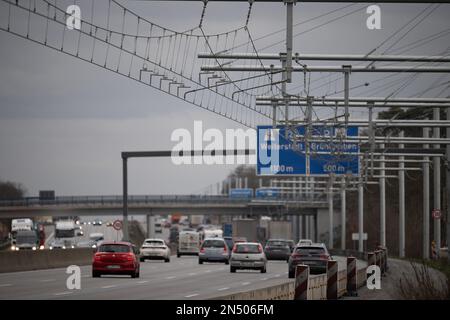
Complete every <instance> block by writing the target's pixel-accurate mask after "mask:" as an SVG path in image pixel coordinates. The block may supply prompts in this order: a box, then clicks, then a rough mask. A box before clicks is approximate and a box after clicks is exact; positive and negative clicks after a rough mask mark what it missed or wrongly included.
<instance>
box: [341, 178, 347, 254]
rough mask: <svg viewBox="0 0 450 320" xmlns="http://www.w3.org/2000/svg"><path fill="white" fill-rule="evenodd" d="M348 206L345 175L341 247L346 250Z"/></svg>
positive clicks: (342, 194)
mask: <svg viewBox="0 0 450 320" xmlns="http://www.w3.org/2000/svg"><path fill="white" fill-rule="evenodd" d="M346 214H347V208H346V195H345V177H342V185H341V249H342V250H345V245H346V243H345V242H346V232H347V230H346V224H347V217H346Z"/></svg>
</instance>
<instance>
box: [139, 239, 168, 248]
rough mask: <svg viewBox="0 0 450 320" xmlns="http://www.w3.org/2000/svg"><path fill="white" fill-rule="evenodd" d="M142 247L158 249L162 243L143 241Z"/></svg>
mask: <svg viewBox="0 0 450 320" xmlns="http://www.w3.org/2000/svg"><path fill="white" fill-rule="evenodd" d="M144 245H145V246H150V247H159V246H163V245H164V242H162V241H158V240H149V241H145V243H144Z"/></svg>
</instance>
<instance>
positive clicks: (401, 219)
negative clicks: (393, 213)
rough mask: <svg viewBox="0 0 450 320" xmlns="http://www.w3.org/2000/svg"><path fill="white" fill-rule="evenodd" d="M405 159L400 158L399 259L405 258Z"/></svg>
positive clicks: (400, 146) (401, 145)
mask: <svg viewBox="0 0 450 320" xmlns="http://www.w3.org/2000/svg"><path fill="white" fill-rule="evenodd" d="M403 135H404V132H403V131H400V133H399V136H400V137H403ZM404 147H405V146H404V145H403V144H400V145H399V148H404ZM404 159H405V157H403V156H400V157H399V160H400V162H399V164H398V167H399V169H400V170H399V172H398V196H399V199H398V211H399V221H398V226H399V232H398V236H399V239H398V246H399V249H398V250H399V251H398V254H399V257H400V258H404V257H405V171H404V170H403V169H404V167H405V163H404V162H403V161H402V160H404Z"/></svg>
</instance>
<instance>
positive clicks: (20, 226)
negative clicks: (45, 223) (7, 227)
mask: <svg viewBox="0 0 450 320" xmlns="http://www.w3.org/2000/svg"><path fill="white" fill-rule="evenodd" d="M34 229H35V227H34V223H33V220H31V219H29V218H20V219H12V220H11V243H12V244H15V243H16V237H17V232H19V231H32V230H34Z"/></svg>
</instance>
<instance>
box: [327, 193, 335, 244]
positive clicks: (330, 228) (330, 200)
mask: <svg viewBox="0 0 450 320" xmlns="http://www.w3.org/2000/svg"><path fill="white" fill-rule="evenodd" d="M333 211H334V208H333V189H332V188H331V187H330V188H329V189H328V248H330V249H333V248H334V232H333V227H334V222H333Z"/></svg>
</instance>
